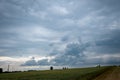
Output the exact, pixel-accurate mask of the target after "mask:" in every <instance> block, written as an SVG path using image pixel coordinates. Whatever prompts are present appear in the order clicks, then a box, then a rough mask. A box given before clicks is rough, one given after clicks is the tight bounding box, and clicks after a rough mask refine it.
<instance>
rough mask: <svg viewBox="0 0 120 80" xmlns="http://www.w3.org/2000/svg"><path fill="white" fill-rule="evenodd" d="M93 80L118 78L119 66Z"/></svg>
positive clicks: (119, 75)
mask: <svg viewBox="0 0 120 80" xmlns="http://www.w3.org/2000/svg"><path fill="white" fill-rule="evenodd" d="M94 80H120V67H114V68H112V69H110V70H108V71H106V72H105V73H103V74H101V75H100V76H98V77H97V78H95V79H94Z"/></svg>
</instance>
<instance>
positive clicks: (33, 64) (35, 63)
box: [21, 57, 38, 66]
mask: <svg viewBox="0 0 120 80" xmlns="http://www.w3.org/2000/svg"><path fill="white" fill-rule="evenodd" d="M36 65H38V64H37V62H36V60H35V59H34V57H33V58H31V59H30V60H28V61H26V62H25V63H24V64H22V65H21V66H36Z"/></svg>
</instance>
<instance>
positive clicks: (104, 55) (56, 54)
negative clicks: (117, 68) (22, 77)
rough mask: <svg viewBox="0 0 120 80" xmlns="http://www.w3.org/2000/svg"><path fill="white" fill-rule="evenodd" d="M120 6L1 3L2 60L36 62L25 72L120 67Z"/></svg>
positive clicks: (109, 2) (68, 1)
mask: <svg viewBox="0 0 120 80" xmlns="http://www.w3.org/2000/svg"><path fill="white" fill-rule="evenodd" d="M119 2H120V1H119V0H104V1H103V0H102V1H99V0H93V1H91V0H74V1H73V0H20V1H19V0H10V1H9V0H1V1H0V44H1V45H0V60H2V61H6V60H5V59H3V58H1V57H10V58H16V57H17V58H20V57H26V58H27V57H31V56H32V57H35V59H30V60H25V61H24V62H25V63H23V64H22V65H24V66H27V65H28V66H33V65H35V66H36V65H58V66H60V65H68V66H85V65H86V66H89V65H96V64H99V63H100V64H118V63H119V61H120V60H119V58H120V50H119V49H120V38H119V35H120V18H119V16H120V10H119V7H120V5H119ZM43 57H47V58H43ZM48 57H50V58H48ZM51 57H52V58H51ZM36 59H37V60H36ZM20 65H21V64H20Z"/></svg>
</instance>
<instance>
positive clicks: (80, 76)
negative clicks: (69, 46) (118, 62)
mask: <svg viewBox="0 0 120 80" xmlns="http://www.w3.org/2000/svg"><path fill="white" fill-rule="evenodd" d="M107 69H109V67H101V68H97V67H92V68H76V69H68V70H52V71H50V70H46V71H31V72H18V73H2V74H0V80H91V79H92V78H94V77H96V76H98V75H99V74H101V73H103V72H105V71H106V70H107Z"/></svg>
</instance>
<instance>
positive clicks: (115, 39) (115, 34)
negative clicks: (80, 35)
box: [94, 29, 120, 54]
mask: <svg viewBox="0 0 120 80" xmlns="http://www.w3.org/2000/svg"><path fill="white" fill-rule="evenodd" d="M119 35H120V30H119V29H118V30H111V31H109V32H107V33H106V34H104V35H102V36H101V37H100V38H101V39H99V40H98V41H96V42H95V43H96V46H95V49H97V50H96V51H97V53H103V54H105V53H107V54H114V53H120V37H119ZM95 49H94V50H95Z"/></svg>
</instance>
